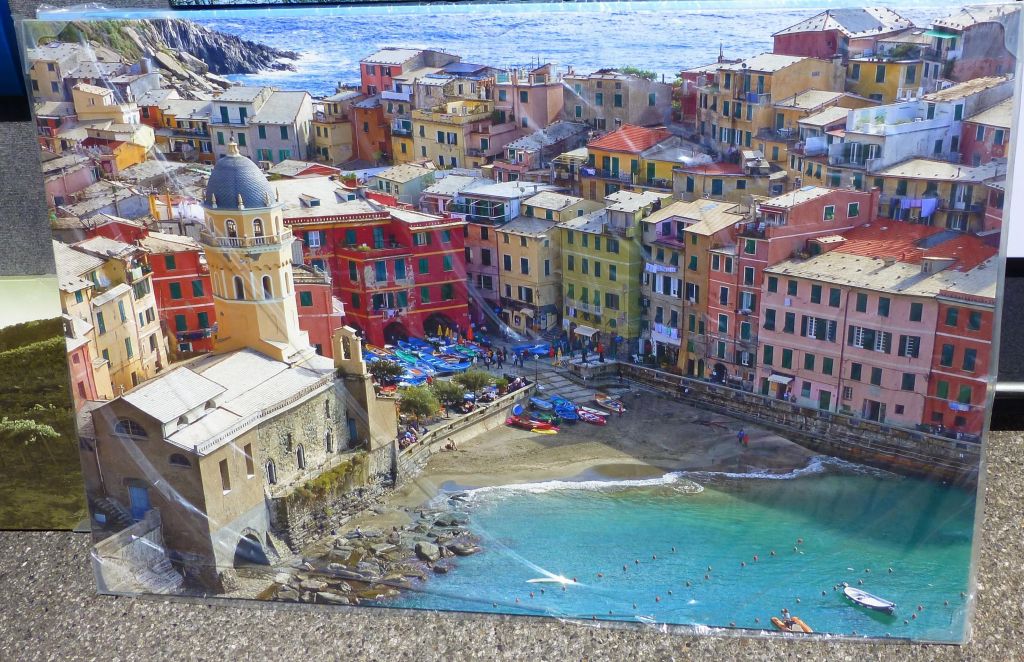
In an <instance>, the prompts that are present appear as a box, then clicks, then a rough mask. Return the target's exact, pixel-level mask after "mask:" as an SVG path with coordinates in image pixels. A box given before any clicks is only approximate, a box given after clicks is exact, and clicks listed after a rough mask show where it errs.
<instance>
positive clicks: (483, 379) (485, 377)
mask: <svg viewBox="0 0 1024 662" xmlns="http://www.w3.org/2000/svg"><path fill="white" fill-rule="evenodd" d="M454 381H455V382H456V383H458V384H460V385H462V387H463V388H465V389H466V390H467V391H472V392H473V393H479V392H480V390H481V389H482V388H484V387H485V386H487V385H489V384H491V383H493V382H494V378H493V377H491V376H490V375H489V374H488V373H486V372H484V371H483V370H477V369H476V368H473V369H470V370H467V371H466V372H464V373H462V374H460V375H455V378H454Z"/></svg>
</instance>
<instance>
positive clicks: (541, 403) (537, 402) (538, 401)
mask: <svg viewBox="0 0 1024 662" xmlns="http://www.w3.org/2000/svg"><path fill="white" fill-rule="evenodd" d="M530 406H532V407H535V408H537V409H540V410H541V411H552V410H553V409H554V408H555V406H554V405H553V404H551V402H550V401H549V400H545V399H543V398H538V397H536V396H534V397H532V398H530Z"/></svg>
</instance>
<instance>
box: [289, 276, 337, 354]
mask: <svg viewBox="0 0 1024 662" xmlns="http://www.w3.org/2000/svg"><path fill="white" fill-rule="evenodd" d="M292 282H293V283H294V284H295V298H296V303H297V304H298V309H299V328H300V329H302V330H303V331H305V332H306V333H308V334H309V344H310V345H312V346H313V347H315V348H316V352H317V354H322V355H324V356H328V357H333V356H334V352H333V351H332V350H331V347H332V345H331V336H332V335H333V334H334V331H335V330H337V329H339V328H341V327H342V326H343V325H344V323H343V322H342V318H343V317H344V315H345V308H344V306H343V305H342V303H341V302H340V301H338V300H336V299H335V298H334V293H333V292H332V290H331V279H330V277H329V276H327V274H325V273H324V272H322V271H319V270H317V269H314V268H313V267H307V266H305V265H299V266H293V267H292Z"/></svg>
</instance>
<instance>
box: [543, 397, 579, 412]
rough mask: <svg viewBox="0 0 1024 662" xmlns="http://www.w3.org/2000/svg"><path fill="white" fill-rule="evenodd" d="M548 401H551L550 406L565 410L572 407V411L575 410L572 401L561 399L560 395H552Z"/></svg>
mask: <svg viewBox="0 0 1024 662" xmlns="http://www.w3.org/2000/svg"><path fill="white" fill-rule="evenodd" d="M548 399H549V400H551V404H553V405H554V406H556V407H565V408H569V407H572V408H573V409H576V405H575V404H574V403H573V401H572V400H570V399H568V398H563V397H562V396H560V395H553V396H551V397H550V398H548Z"/></svg>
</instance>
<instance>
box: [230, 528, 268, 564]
mask: <svg viewBox="0 0 1024 662" xmlns="http://www.w3.org/2000/svg"><path fill="white" fill-rule="evenodd" d="M246 531H247V533H245V535H243V536H242V537H241V538H240V539H239V540H238V545H237V546H236V547H235V560H234V566H235V567H236V568H239V567H242V566H247V565H270V560H269V559H268V558H267V552H266V550H265V549H263V544H262V543H261V542H260V537H259V535H258V534H257V533H256V532H255V531H251V530H250V529H246Z"/></svg>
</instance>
